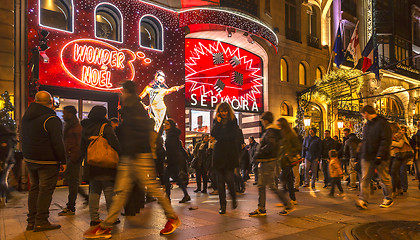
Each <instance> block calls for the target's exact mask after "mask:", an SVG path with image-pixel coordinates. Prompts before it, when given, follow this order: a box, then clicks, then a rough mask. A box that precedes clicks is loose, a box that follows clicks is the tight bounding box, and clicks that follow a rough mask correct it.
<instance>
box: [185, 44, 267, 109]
mask: <svg viewBox="0 0 420 240" xmlns="http://www.w3.org/2000/svg"><path fill="white" fill-rule="evenodd" d="M262 67H263V63H262V60H261V58H260V57H259V56H257V55H255V54H253V53H251V52H249V51H247V50H244V49H242V48H239V47H236V46H234V45H231V44H227V43H223V42H219V41H213V40H205V39H193V38H190V39H186V41H185V97H186V99H187V106H190V107H198V108H211V109H214V107H215V106H216V105H217V104H218V103H219V102H229V103H230V104H231V105H232V107H233V109H234V110H235V111H244V112H261V111H263V73H262Z"/></svg>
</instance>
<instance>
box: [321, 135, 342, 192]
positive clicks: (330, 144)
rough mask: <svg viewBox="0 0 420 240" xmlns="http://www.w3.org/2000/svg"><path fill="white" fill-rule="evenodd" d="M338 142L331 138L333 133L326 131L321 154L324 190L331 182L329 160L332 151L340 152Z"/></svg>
mask: <svg viewBox="0 0 420 240" xmlns="http://www.w3.org/2000/svg"><path fill="white" fill-rule="evenodd" d="M337 145H338V144H337V142H336V141H335V140H334V139H332V138H331V131H330V130H325V131H324V140H322V154H321V157H322V159H321V166H322V172H323V173H324V188H326V187H328V184H329V182H330V180H329V170H328V159H329V152H330V150H333V149H334V150H338V149H337V147H338V146H337Z"/></svg>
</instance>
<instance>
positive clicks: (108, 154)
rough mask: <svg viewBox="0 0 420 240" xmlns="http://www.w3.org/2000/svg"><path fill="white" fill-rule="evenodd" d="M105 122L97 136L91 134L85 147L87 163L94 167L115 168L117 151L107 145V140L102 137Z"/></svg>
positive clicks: (117, 158)
mask: <svg viewBox="0 0 420 240" xmlns="http://www.w3.org/2000/svg"><path fill="white" fill-rule="evenodd" d="M106 125H107V123H104V124H102V126H101V130H100V131H99V135H98V136H91V137H90V138H89V139H90V140H92V141H91V142H90V144H89V146H88V149H87V163H88V164H89V165H92V166H96V167H103V168H117V165H118V160H119V157H118V153H117V151H115V149H113V148H112V147H111V145H109V143H108V140H107V139H106V138H104V136H103V135H104V128H105V126H106Z"/></svg>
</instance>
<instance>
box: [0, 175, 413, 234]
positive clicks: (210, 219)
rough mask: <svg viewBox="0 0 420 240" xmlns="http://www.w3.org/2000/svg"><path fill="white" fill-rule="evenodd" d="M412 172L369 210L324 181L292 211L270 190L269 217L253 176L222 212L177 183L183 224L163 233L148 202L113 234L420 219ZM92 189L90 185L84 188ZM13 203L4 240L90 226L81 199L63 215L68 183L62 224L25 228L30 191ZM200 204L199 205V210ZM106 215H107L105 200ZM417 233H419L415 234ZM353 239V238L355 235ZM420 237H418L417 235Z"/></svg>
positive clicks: (3, 226) (334, 229) (315, 228)
mask: <svg viewBox="0 0 420 240" xmlns="http://www.w3.org/2000/svg"><path fill="white" fill-rule="evenodd" d="M412 179H413V177H412V176H409V189H408V192H407V193H405V195H404V196H398V197H397V199H395V203H394V205H393V206H392V207H391V208H387V209H383V208H380V207H379V204H380V203H381V202H382V194H381V192H380V190H376V191H375V193H374V195H373V196H372V197H371V199H370V201H369V209H368V210H364V211H361V210H358V209H357V208H356V207H355V205H354V200H355V199H356V198H357V193H358V191H350V190H347V187H346V186H345V182H343V187H344V189H345V192H346V194H345V196H344V197H335V198H330V197H328V193H329V190H327V189H323V188H322V186H323V183H321V182H319V183H317V191H316V192H313V191H309V189H308V188H301V190H300V192H298V193H296V197H297V201H298V205H296V210H295V211H294V212H292V213H291V214H290V215H289V216H281V215H279V214H277V213H278V212H279V211H281V209H282V208H281V207H276V206H275V204H276V203H277V201H276V199H275V197H274V195H273V194H271V193H268V194H267V197H268V198H267V216H265V217H253V218H251V217H248V213H249V212H251V211H253V210H255V209H256V207H257V199H258V192H257V187H256V186H254V185H252V181H251V180H250V181H248V183H247V189H246V192H245V194H242V195H240V196H239V197H238V200H239V202H238V203H239V207H238V208H237V209H236V210H232V209H231V205H230V202H228V208H227V213H226V214H225V215H219V214H218V209H219V203H218V197H217V196H211V195H208V194H203V193H194V192H193V190H194V189H195V182H192V183H190V184H189V186H188V192H189V193H190V195H191V198H192V201H191V202H190V203H187V204H180V203H178V201H179V200H180V199H181V198H182V192H181V190H180V189H178V188H175V189H174V190H173V193H172V194H173V195H172V204H173V206H174V208H175V211H176V212H177V213H178V214H179V217H180V219H181V221H182V225H181V226H180V227H179V229H177V230H176V231H175V232H174V233H173V234H172V235H169V236H160V235H159V231H160V229H161V228H163V226H164V224H165V222H166V219H165V217H164V215H163V211H162V210H161V208H160V207H159V205H158V204H157V203H156V202H153V203H149V204H147V205H146V207H145V208H144V209H142V210H141V212H140V214H137V215H136V216H134V217H124V216H120V219H121V224H119V225H117V226H116V227H115V228H114V230H113V232H114V233H115V234H114V235H113V239H147V240H152V239H203V240H206V239H228V240H235V239H253V240H254V239H255V240H257V239H285V240H286V239H293V240H296V239H299V240H302V239H310V240H321V239H345V238H343V232H346V231H347V232H349V229H350V230H351V228H353V227H357V226H360V224H364V223H370V222H377V221H388V220H393V221H402V220H404V221H420V191H419V190H418V188H417V181H413V180H412ZM85 188H87V187H85ZM16 195H17V197H16V198H15V199H14V201H13V202H11V203H10V204H8V206H7V207H6V208H1V209H0V240H4V239H8V240H9V239H10V240H21V239H34V240H43V239H54V240H56V239H59V240H67V239H83V238H82V234H83V232H84V231H85V230H86V229H88V228H89V222H90V218H89V209H88V207H84V205H83V203H82V200H81V198H79V199H78V202H77V206H76V208H77V209H76V215H75V216H66V217H60V216H58V215H57V213H58V212H59V211H60V210H61V209H60V207H59V206H63V207H64V206H65V203H66V200H67V188H66V187H60V188H57V189H56V191H55V193H54V196H53V202H52V204H51V209H50V210H51V211H50V220H51V221H52V222H55V223H59V224H61V226H62V227H61V229H58V230H53V231H48V232H31V231H30V232H25V228H26V213H27V193H17V194H16ZM195 207H198V208H197V209H195ZM101 212H102V214H101V217H102V219H103V218H104V217H105V212H106V210H105V200H104V198H103V197H102V199H101ZM416 236H419V237H420V235H415V237H414V238H411V239H416ZM350 239H351V238H350ZM417 239H419V238H417Z"/></svg>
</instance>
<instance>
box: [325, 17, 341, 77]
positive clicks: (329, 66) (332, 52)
mask: <svg viewBox="0 0 420 240" xmlns="http://www.w3.org/2000/svg"><path fill="white" fill-rule="evenodd" d="M341 21H343V19H340V22H339V23H338V29H341ZM338 29H337V32H338ZM336 38H337V36H336ZM335 41H336V39H334V46H333V47H332V49H331V55H330V60H329V61H328V68H327V74H328V73H329V72H330V70H331V60H332V59H333V56H334V47H335Z"/></svg>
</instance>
